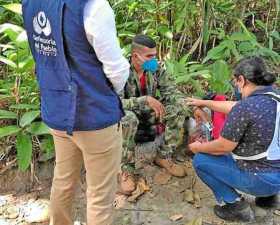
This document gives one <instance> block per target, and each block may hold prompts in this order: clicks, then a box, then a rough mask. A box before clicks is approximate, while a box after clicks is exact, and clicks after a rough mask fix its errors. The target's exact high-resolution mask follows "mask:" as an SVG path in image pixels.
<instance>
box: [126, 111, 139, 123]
mask: <svg viewBox="0 0 280 225" xmlns="http://www.w3.org/2000/svg"><path fill="white" fill-rule="evenodd" d="M122 124H123V126H135V127H137V126H138V124H139V120H138V118H137V116H136V114H135V113H134V112H132V111H125V116H124V117H123V118H122Z"/></svg>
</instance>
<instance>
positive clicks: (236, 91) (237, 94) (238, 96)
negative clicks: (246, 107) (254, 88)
mask: <svg viewBox="0 0 280 225" xmlns="http://www.w3.org/2000/svg"><path fill="white" fill-rule="evenodd" d="M234 97H235V99H236V101H240V100H241V99H242V93H241V91H240V90H239V87H238V86H237V85H235V87H234Z"/></svg>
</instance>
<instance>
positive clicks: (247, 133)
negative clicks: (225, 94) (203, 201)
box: [188, 57, 280, 222]
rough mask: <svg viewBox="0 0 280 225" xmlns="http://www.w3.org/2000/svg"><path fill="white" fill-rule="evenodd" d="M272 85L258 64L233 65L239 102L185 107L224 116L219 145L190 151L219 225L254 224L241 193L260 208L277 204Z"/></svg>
mask: <svg viewBox="0 0 280 225" xmlns="http://www.w3.org/2000/svg"><path fill="white" fill-rule="evenodd" d="M275 80H276V78H275V76H274V75H273V74H271V73H269V72H268V71H267V69H266V65H265V63H264V61H263V60H262V59H261V58H259V57H249V58H245V59H243V60H241V61H240V62H239V63H238V64H237V66H236V67H235V70H234V76H233V79H232V84H233V85H234V87H235V90H236V96H242V99H241V100H240V101H238V102H214V101H207V100H198V99H188V104H189V105H195V106H203V107H208V108H210V109H211V110H214V111H219V112H223V113H227V114H228V117H227V121H226V123H225V126H224V128H223V130H222V133H221V136H220V137H219V138H218V139H217V140H214V141H211V142H207V143H199V142H194V143H192V144H190V145H189V149H190V150H191V151H192V152H194V153H195V157H194V160H193V165H194V168H195V170H196V173H197V174H198V176H199V177H200V178H201V180H202V181H203V182H204V183H205V184H206V185H208V187H209V188H210V189H211V190H212V191H213V193H214V195H215V197H216V200H217V203H218V204H217V205H216V206H215V207H214V212H215V214H216V215H217V216H218V217H220V218H222V219H225V220H230V221H237V220H238V221H244V222H245V221H251V220H254V213H253V211H252V209H251V207H250V205H249V204H248V203H247V202H246V201H245V200H244V199H243V198H242V196H241V194H240V192H239V191H241V192H245V193H248V194H250V195H253V196H255V197H256V199H255V201H256V205H258V206H263V207H275V206H278V204H279V200H278V193H279V192H280V95H279V91H278V90H277V89H276V88H274V87H273V83H274V82H275Z"/></svg>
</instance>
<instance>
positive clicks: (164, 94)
mask: <svg viewBox="0 0 280 225" xmlns="http://www.w3.org/2000/svg"><path fill="white" fill-rule="evenodd" d="M145 76H146V95H148V96H152V97H154V98H156V99H157V100H159V101H160V102H161V103H162V104H163V105H164V106H167V105H178V106H180V107H182V108H183V109H184V110H185V111H188V107H187V106H186V103H185V102H184V99H185V98H186V96H185V95H184V94H183V93H182V92H181V91H179V90H178V89H177V87H176V84H175V82H174V80H173V79H172V78H171V76H170V75H169V74H168V73H167V71H166V70H165V69H164V68H163V67H161V68H160V69H159V70H158V71H157V72H156V73H155V74H152V73H146V74H145ZM121 99H122V104H123V108H124V110H131V111H138V110H142V109H143V108H146V97H145V96H143V95H142V93H141V88H140V80H139V76H138V74H137V72H136V71H135V70H134V69H133V67H131V70H130V75H129V78H128V81H127V83H126V85H125V88H124V91H123V93H122V94H121Z"/></svg>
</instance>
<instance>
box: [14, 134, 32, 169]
mask: <svg viewBox="0 0 280 225" xmlns="http://www.w3.org/2000/svg"><path fill="white" fill-rule="evenodd" d="M16 149H17V160H18V166H19V169H20V170H22V171H25V170H27V169H28V167H29V165H30V162H31V159H32V140H31V136H29V135H26V134H22V133H20V134H18V135H17V142H16Z"/></svg>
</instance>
